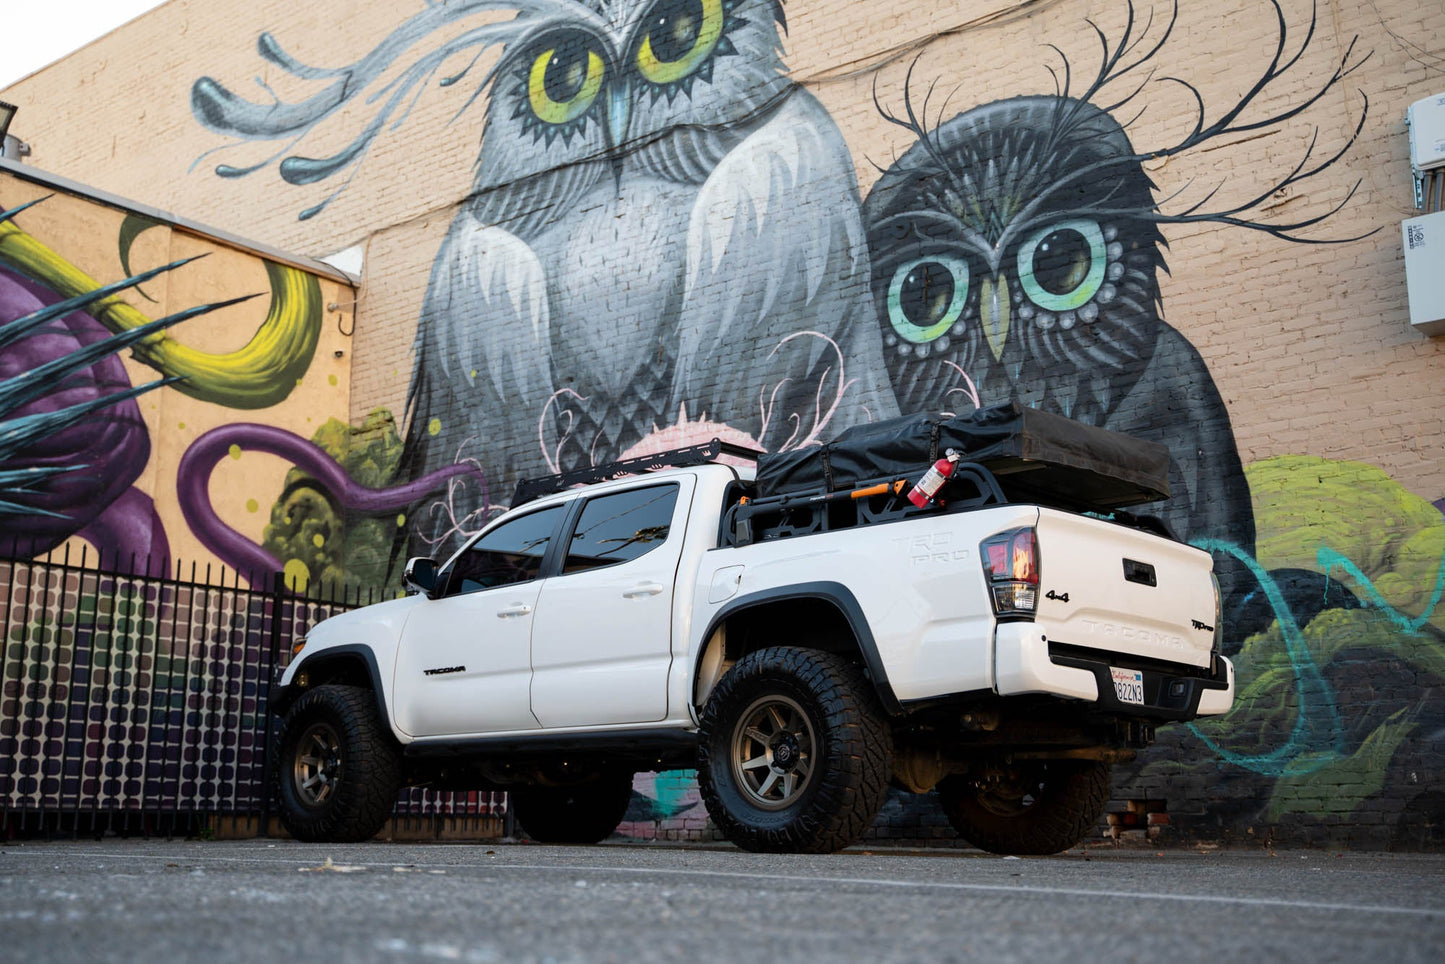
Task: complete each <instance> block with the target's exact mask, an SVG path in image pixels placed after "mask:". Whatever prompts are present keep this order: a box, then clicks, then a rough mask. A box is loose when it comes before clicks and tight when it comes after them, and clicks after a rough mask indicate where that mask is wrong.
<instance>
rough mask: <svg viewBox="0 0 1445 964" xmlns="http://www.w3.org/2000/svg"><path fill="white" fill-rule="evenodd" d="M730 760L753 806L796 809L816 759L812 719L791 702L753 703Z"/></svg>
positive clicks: (739, 727) (776, 699)
mask: <svg viewBox="0 0 1445 964" xmlns="http://www.w3.org/2000/svg"><path fill="white" fill-rule="evenodd" d="M731 756H732V769H733V779H734V780H736V781H737V784H738V786H739V787H740V788H742V790H743V792H744V793H746V794H747V795H748V798H749V800H750V802H751V803H752V804H753V805H754V806H756V807H760V808H762V809H763V810H782V809H784V808H786V807H790V806H792V805H793V804H794V803H796V802H797V800H798V798H799V797H800V796H802V794H803V792H804V791H805V790H807V788H808V785H809V783H810V782H811V780H812V776H813V763H814V760H815V759H816V756H817V751H816V748H815V745H814V740H813V728H812V727H811V726H810V725H809V724H808V717H807V714H806V713H804V712H803V708H802V707H801V706H799V705H798V704H797V703H796V702H794V701H793V700H792V699H791V698H789V697H787V696H782V695H779V694H772V695H769V696H763V697H760V698H759V699H756V700H754V701H753V702H752V704H751V705H749V706H748V708H747V709H746V710H744V711H743V712H742V714H741V715H740V716H739V717H738V723H737V726H735V727H734V728H733V738H732V754H731Z"/></svg>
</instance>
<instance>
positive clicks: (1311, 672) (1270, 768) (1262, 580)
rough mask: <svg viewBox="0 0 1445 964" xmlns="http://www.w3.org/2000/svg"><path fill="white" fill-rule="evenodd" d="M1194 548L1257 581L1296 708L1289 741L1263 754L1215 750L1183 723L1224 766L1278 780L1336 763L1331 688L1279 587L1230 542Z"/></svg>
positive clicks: (1338, 749) (1341, 731) (1338, 737)
mask: <svg viewBox="0 0 1445 964" xmlns="http://www.w3.org/2000/svg"><path fill="white" fill-rule="evenodd" d="M1194 545H1195V546H1197V547H1199V548H1200V549H1204V550H1206V551H1208V552H1220V553H1224V554H1225V555H1229V556H1233V557H1234V558H1235V559H1238V560H1239V561H1240V562H1241V563H1242V564H1243V565H1244V566H1245V568H1246V569H1248V570H1249V571H1250V573H1251V574H1252V575H1253V576H1254V578H1255V579H1256V580H1257V581H1258V582H1259V587H1260V589H1261V590H1262V591H1263V592H1264V595H1265V598H1266V599H1267V600H1268V601H1269V605H1270V607H1271V608H1272V609H1273V610H1274V615H1275V618H1276V619H1278V620H1279V628H1280V633H1281V635H1283V636H1284V646H1285V652H1286V653H1287V654H1288V656H1289V662H1290V669H1291V671H1292V672H1293V673H1294V687H1295V694H1296V696H1297V698H1298V702H1299V709H1298V711H1297V712H1296V714H1295V722H1294V728H1293V729H1292V730H1291V731H1290V734H1289V739H1288V740H1286V741H1285V742H1284V744H1283V745H1281V746H1278V747H1275V748H1274V749H1273V750H1270V751H1269V752H1268V753H1254V754H1248V753H1237V752H1235V751H1234V750H1231V749H1229V748H1227V747H1224V746H1220V745H1219V744H1218V743H1216V742H1215V741H1214V740H1212V739H1210V738H1209V737H1208V736H1206V735H1205V734H1204V732H1203V731H1202V730H1200V729H1199V727H1197V726H1195V725H1194V724H1193V723H1190V724H1188V726H1189V729H1190V731H1191V732H1193V733H1194V735H1195V736H1197V737H1199V739H1201V740H1203V741H1204V744H1205V745H1206V746H1208V747H1209V748H1210V749H1211V750H1213V751H1214V752H1215V753H1217V754H1219V756H1220V757H1221V758H1222V759H1223V760H1225V762H1227V763H1232V764H1234V765H1235V766H1237V767H1243V768H1244V769H1246V770H1251V771H1253V772H1255V773H1259V774H1263V775H1265V776H1269V777H1280V776H1284V775H1285V774H1286V773H1288V774H1290V775H1292V776H1300V775H1303V774H1306V773H1313V772H1315V771H1316V770H1319V769H1322V768H1324V767H1325V766H1328V765H1329V764H1330V763H1333V762H1335V761H1336V760H1338V759H1340V758H1341V757H1342V756H1343V755H1344V753H1343V750H1344V742H1345V727H1344V721H1343V720H1342V719H1341V718H1340V710H1339V706H1338V705H1337V703H1336V701H1335V692H1334V689H1333V687H1331V686H1330V684H1329V682H1328V681H1327V680H1326V679H1325V678H1324V675H1323V674H1322V673H1320V668H1319V667H1318V666H1317V665H1315V661H1314V657H1312V656H1311V655H1310V653H1309V649H1308V648H1307V647H1306V646H1305V641H1304V635H1303V634H1302V633H1301V632H1300V628H1299V623H1298V622H1297V621H1296V620H1295V618H1294V613H1292V612H1290V608H1289V605H1288V604H1287V603H1286V602H1285V599H1284V594H1283V593H1281V592H1280V589H1279V585H1278V584H1277V583H1276V582H1275V581H1274V579H1273V578H1272V577H1271V576H1270V574H1269V572H1268V571H1267V570H1266V569H1265V568H1264V566H1262V565H1260V564H1259V562H1258V560H1256V559H1255V558H1254V557H1253V556H1252V555H1250V554H1249V553H1248V552H1246V551H1245V550H1244V549H1242V548H1241V547H1239V546H1237V545H1235V544H1233V543H1230V542H1223V541H1221V540H1218V539H1200V540H1198V541H1197V542H1195V543H1194ZM1306 755H1309V758H1308V759H1302V758H1303V757H1306Z"/></svg>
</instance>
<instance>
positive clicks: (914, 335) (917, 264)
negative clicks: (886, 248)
mask: <svg viewBox="0 0 1445 964" xmlns="http://www.w3.org/2000/svg"><path fill="white" fill-rule="evenodd" d="M966 304H968V265H966V264H964V263H963V261H962V260H960V259H958V258H953V257H949V256H947V255H930V256H928V257H923V258H915V259H914V260H912V261H907V262H904V263H903V264H901V265H899V266H898V269H897V270H896V271H894V272H893V280H892V281H891V282H890V283H889V285H888V321H889V323H890V324H892V325H893V330H894V331H895V332H897V334H898V337H899V338H902V339H903V340H904V341H909V342H912V343H913V344H915V345H926V344H927V343H929V342H931V341H933V340H934V339H936V338H939V337H941V336H942V335H943V334H945V333H946V332H947V331H948V329H950V328H952V327H953V325H954V323H955V322H957V321H958V319H959V317H960V316H961V315H962V314H963V308H964V305H966Z"/></svg>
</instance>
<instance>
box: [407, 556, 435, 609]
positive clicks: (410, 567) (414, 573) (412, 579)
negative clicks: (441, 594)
mask: <svg viewBox="0 0 1445 964" xmlns="http://www.w3.org/2000/svg"><path fill="white" fill-rule="evenodd" d="M401 581H402V583H403V585H405V586H406V588H407V589H410V590H411V591H412V592H419V593H421V594H422V595H423V596H426V597H427V598H428V599H430V598H432V596H433V595H434V594H435V593H436V591H437V564H436V560H435V559H432V558H430V557H428V556H413V557H412V558H410V559H408V560H407V561H406V569H404V570H403V571H402V574H401Z"/></svg>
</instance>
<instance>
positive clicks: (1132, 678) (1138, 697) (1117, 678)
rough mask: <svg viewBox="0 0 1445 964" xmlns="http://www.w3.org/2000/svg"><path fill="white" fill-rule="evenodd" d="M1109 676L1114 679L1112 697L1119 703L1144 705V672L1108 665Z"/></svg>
mask: <svg viewBox="0 0 1445 964" xmlns="http://www.w3.org/2000/svg"><path fill="white" fill-rule="evenodd" d="M1109 677H1110V678H1111V679H1112V680H1113V681H1114V697H1115V698H1116V699H1118V701H1119V702H1120V703H1124V704H1126V705H1129V706H1143V705H1144V674H1143V673H1142V672H1141V671H1139V670H1137V669H1119V668H1118V667H1115V666H1110V667H1109Z"/></svg>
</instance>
